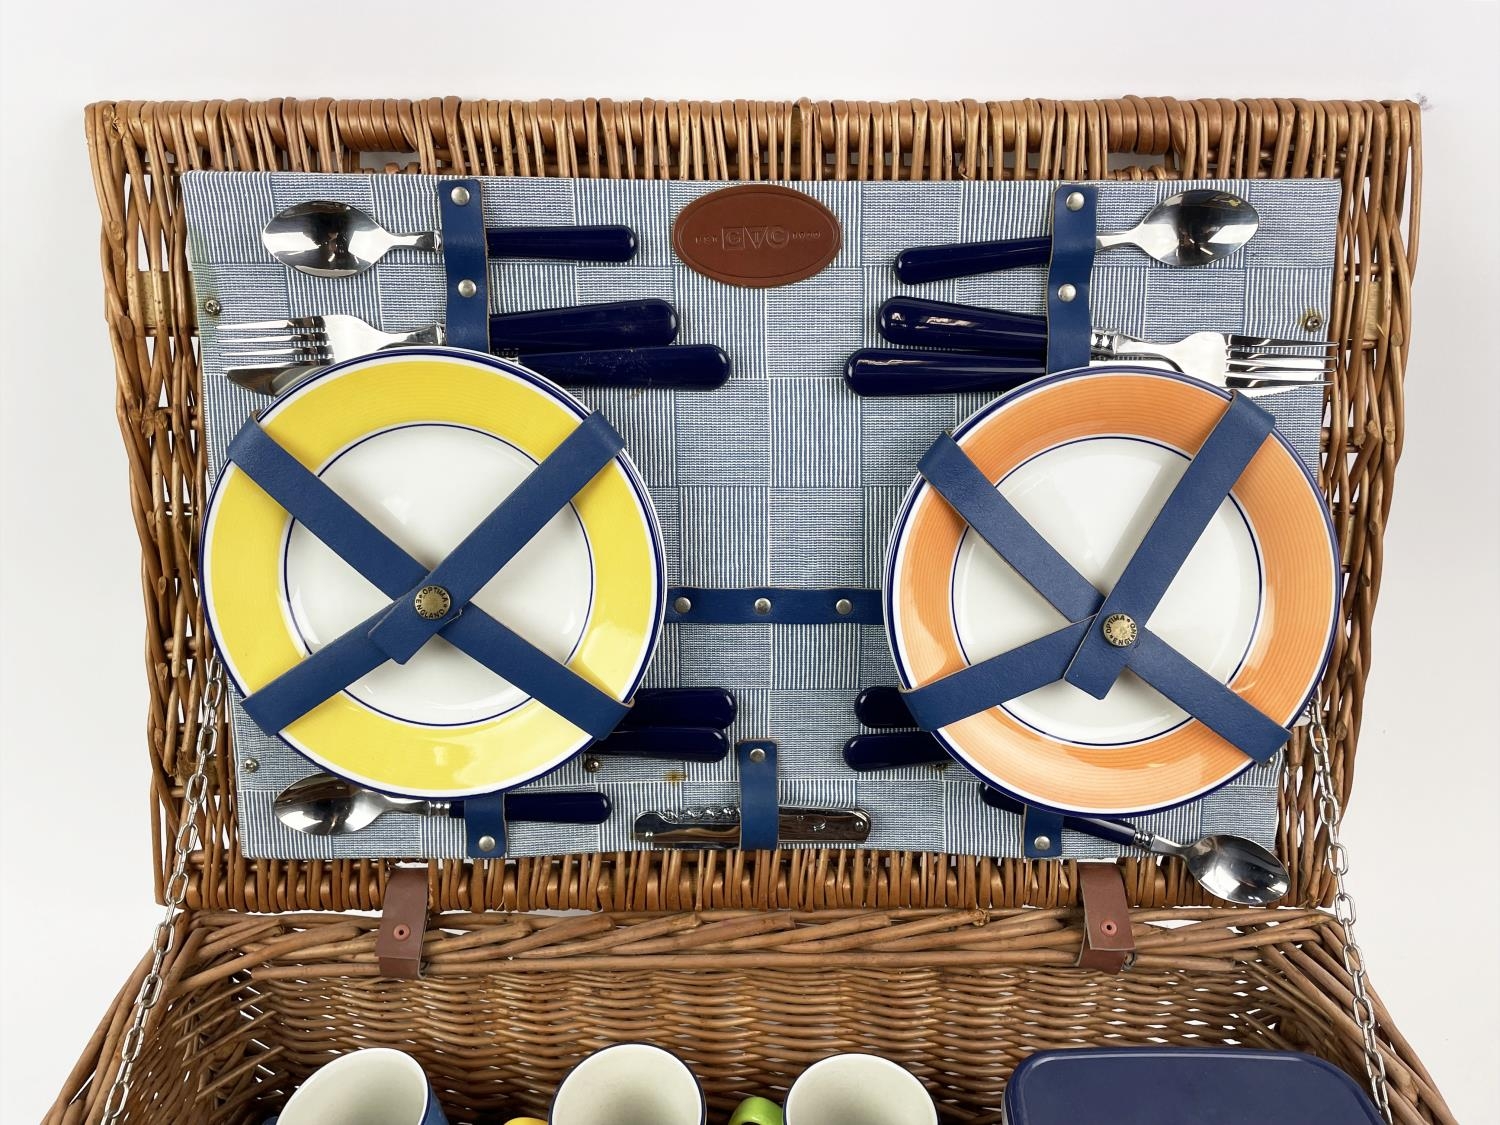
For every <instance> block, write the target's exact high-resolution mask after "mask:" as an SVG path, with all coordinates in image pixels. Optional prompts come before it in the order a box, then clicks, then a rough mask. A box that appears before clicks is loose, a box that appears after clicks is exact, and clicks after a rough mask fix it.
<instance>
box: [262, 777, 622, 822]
mask: <svg viewBox="0 0 1500 1125" xmlns="http://www.w3.org/2000/svg"><path fill="white" fill-rule="evenodd" d="M272 807H273V808H274V809H275V812H276V817H277V819H279V820H280V821H281V823H282V824H285V825H286V826H287V827H288V828H290V829H291V830H292V831H294V832H305V833H307V834H308V835H309V836H347V835H349V834H350V833H353V832H359V831H360V830H362V829H365V828H368V827H369V826H370V825H371V824H373V823H374V822H375V821H376V820H377V819H378V818H380V817H382V816H384V815H385V814H386V813H390V812H401V813H411V814H413V815H415V816H462V815H463V802H462V801H428V800H423V799H422V798H420V797H393V796H391V795H390V794H389V793H379V792H377V791H375V790H374V789H366V788H365V787H364V786H363V785H358V784H356V783H355V782H352V781H349V780H348V779H347V778H342V777H336V776H334V775H333V774H331V773H315V774H312V775H311V776H308V777H304V778H302V779H301V780H299V781H294V782H292V784H290V785H288V786H287V787H286V788H285V789H283V790H282V791H281V792H280V793H278V794H276V801H275V803H274V804H273V806H272ZM609 814H610V800H609V798H608V797H607V796H605V795H604V794H603V793H592V792H589V791H587V790H580V791H576V792H562V791H554V792H537V793H507V794H506V795H505V815H506V818H507V819H509V820H539V821H546V822H548V823H550V824H603V823H604V822H605V821H606V820H608V819H609Z"/></svg>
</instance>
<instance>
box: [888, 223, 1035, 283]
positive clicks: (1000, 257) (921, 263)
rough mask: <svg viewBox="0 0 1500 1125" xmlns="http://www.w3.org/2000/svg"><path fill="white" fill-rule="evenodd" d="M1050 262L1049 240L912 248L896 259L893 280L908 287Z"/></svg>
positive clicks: (1023, 239) (1014, 240) (959, 243)
mask: <svg viewBox="0 0 1500 1125" xmlns="http://www.w3.org/2000/svg"><path fill="white" fill-rule="evenodd" d="M1051 260H1052V238H1051V236H1050V235H1046V236H1043V237H1041V238H1012V239H1008V240H1006V241H1002V242H954V243H952V244H950V245H947V246H914V247H912V248H911V249H910V250H903V251H902V252H901V253H900V254H898V255H896V276H897V277H898V278H900V279H901V280H902V281H904V282H906V284H908V285H919V284H921V283H922V282H924V281H946V280H947V279H948V278H950V277H968V276H969V275H970V274H976V273H991V272H993V271H994V270H1011V269H1015V268H1016V267H1017V266H1045V265H1046V264H1047V263H1048V262H1050V261H1051Z"/></svg>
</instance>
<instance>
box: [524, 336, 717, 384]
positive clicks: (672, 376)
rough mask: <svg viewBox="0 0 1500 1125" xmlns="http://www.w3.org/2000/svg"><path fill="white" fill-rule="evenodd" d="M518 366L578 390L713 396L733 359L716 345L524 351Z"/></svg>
mask: <svg viewBox="0 0 1500 1125" xmlns="http://www.w3.org/2000/svg"><path fill="white" fill-rule="evenodd" d="M516 362H517V363H519V364H521V365H522V366H523V367H529V368H531V369H532V370H533V371H535V372H536V373H537V374H539V375H545V376H546V377H547V378H549V379H551V380H552V381H553V382H554V383H562V384H563V385H564V386H573V387H583V386H590V387H635V388H638V389H643V388H650V387H676V388H678V389H679V390H696V391H711V390H713V389H714V388H716V387H722V386H723V385H724V384H725V382H727V381H728V379H729V357H728V356H727V355H725V354H724V350H723V349H722V348H716V347H714V346H713V345H712V344H679V345H676V346H674V347H670V348H609V349H604V350H594V351H575V352H541V353H530V352H522V353H521V354H520V355H518V356H516Z"/></svg>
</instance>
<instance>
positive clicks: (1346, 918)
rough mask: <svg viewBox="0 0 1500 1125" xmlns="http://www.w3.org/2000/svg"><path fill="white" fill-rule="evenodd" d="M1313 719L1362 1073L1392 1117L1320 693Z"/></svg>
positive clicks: (1316, 786)
mask: <svg viewBox="0 0 1500 1125" xmlns="http://www.w3.org/2000/svg"><path fill="white" fill-rule="evenodd" d="M1310 712H1311V723H1310V727H1309V731H1308V734H1309V738H1308V741H1309V742H1310V743H1311V745H1312V753H1313V791H1314V793H1315V794H1316V796H1317V800H1318V823H1319V824H1321V825H1322V826H1323V830H1324V831H1325V832H1327V834H1328V853H1327V860H1328V869H1329V870H1330V871H1332V872H1333V880H1334V886H1335V893H1334V896H1333V914H1334V917H1335V918H1337V919H1338V920H1339V925H1340V926H1342V927H1343V930H1344V949H1343V957H1344V971H1345V972H1347V973H1348V974H1349V980H1350V982H1351V984H1350V986H1351V988H1352V989H1353V992H1354V1003H1353V1008H1354V1022H1355V1023H1357V1024H1358V1025H1359V1032H1360V1035H1361V1036H1362V1037H1363V1038H1364V1049H1365V1073H1366V1074H1367V1075H1368V1076H1369V1079H1370V1093H1371V1095H1373V1097H1374V1098H1375V1105H1376V1106H1377V1107H1378V1108H1379V1110H1380V1115H1381V1116H1382V1117H1384V1118H1385V1120H1386V1121H1390V1120H1391V1095H1390V1088H1389V1085H1388V1083H1387V1080H1386V1074H1385V1059H1384V1057H1382V1055H1381V1054H1380V1041H1379V1040H1378V1039H1377V1038H1376V1034H1375V1026H1376V1021H1375V1004H1374V1002H1373V1001H1372V1000H1371V999H1370V990H1369V983H1368V981H1367V980H1366V978H1365V955H1364V951H1363V950H1361V949H1360V947H1359V942H1358V941H1357V940H1355V936H1354V923H1355V921H1356V920H1357V919H1358V917H1359V914H1358V912H1357V911H1356V910H1355V909H1354V896H1353V895H1351V894H1350V893H1349V888H1348V887H1347V886H1346V884H1345V881H1344V876H1346V875H1347V874H1348V873H1349V851H1348V849H1347V848H1345V847H1344V845H1343V844H1342V843H1340V841H1339V821H1340V820H1341V819H1342V817H1343V809H1342V808H1341V807H1340V805H1339V799H1338V795H1337V794H1336V793H1335V792H1334V788H1333V762H1332V759H1331V758H1330V757H1329V755H1328V729H1327V728H1326V727H1325V726H1324V725H1323V699H1322V695H1321V694H1320V695H1319V697H1318V698H1317V699H1316V700H1315V701H1314V702H1313V705H1312V707H1311V708H1310Z"/></svg>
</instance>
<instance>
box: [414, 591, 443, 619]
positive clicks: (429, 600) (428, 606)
mask: <svg viewBox="0 0 1500 1125" xmlns="http://www.w3.org/2000/svg"><path fill="white" fill-rule="evenodd" d="M412 607H413V608H414V609H415V610H416V611H417V616H418V617H425V618H426V619H427V620H428V621H437V620H439V619H441V618H444V617H447V616H448V611H449V610H450V609H452V608H453V599H452V598H451V597H449V595H448V591H447V590H445V589H443V588H442V587H441V586H423V587H422V588H421V589H420V590H418V591H417V596H416V597H415V598H413V599H412Z"/></svg>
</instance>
